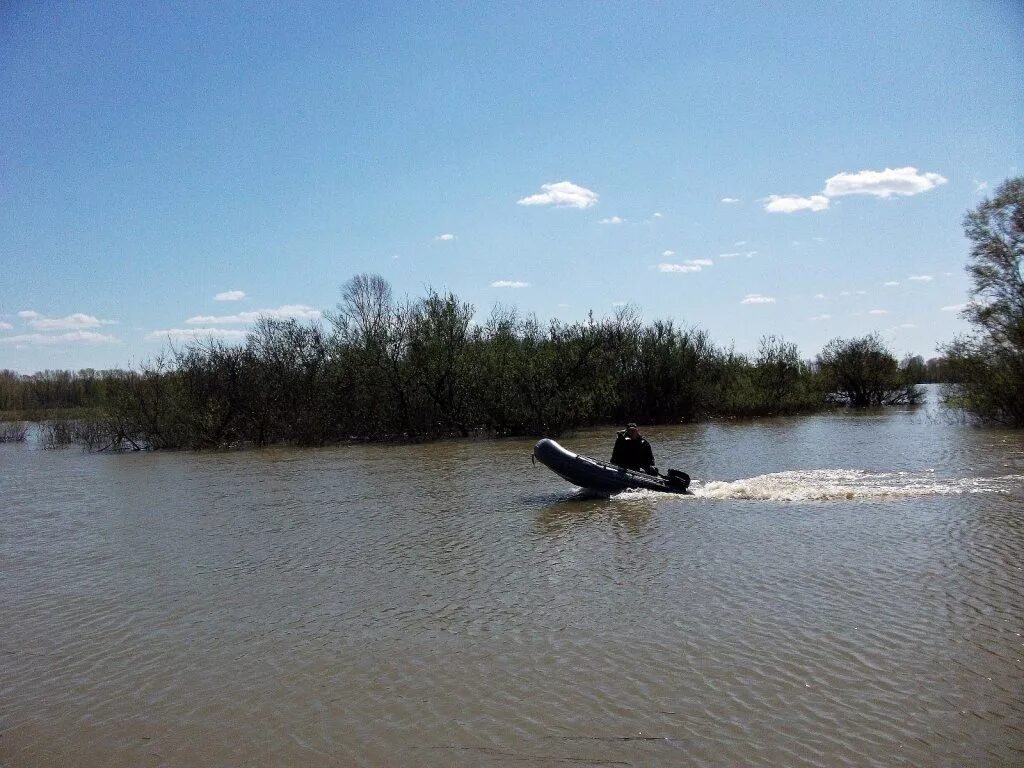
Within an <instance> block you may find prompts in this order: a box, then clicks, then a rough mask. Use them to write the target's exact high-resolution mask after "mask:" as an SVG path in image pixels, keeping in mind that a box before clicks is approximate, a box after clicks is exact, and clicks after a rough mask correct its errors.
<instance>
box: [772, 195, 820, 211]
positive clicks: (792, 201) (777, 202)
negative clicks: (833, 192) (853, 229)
mask: <svg viewBox="0 0 1024 768" xmlns="http://www.w3.org/2000/svg"><path fill="white" fill-rule="evenodd" d="M827 208H828V198H827V197H825V196H824V195H811V196H810V197H797V196H796V195H769V196H768V198H767V199H766V201H765V204H764V209H765V210H766V211H768V213H796V212H797V211H824V210H825V209H827Z"/></svg>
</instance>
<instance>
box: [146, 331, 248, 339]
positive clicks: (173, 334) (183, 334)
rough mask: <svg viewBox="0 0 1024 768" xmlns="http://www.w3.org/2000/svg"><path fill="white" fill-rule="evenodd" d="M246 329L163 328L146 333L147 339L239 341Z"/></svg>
mask: <svg viewBox="0 0 1024 768" xmlns="http://www.w3.org/2000/svg"><path fill="white" fill-rule="evenodd" d="M246 335H247V332H246V331H240V330H236V329H229V328H165V329H164V330H160V331H153V332H152V333H148V334H146V339H148V340H149V341H166V340H168V339H169V340H171V341H195V340H196V339H219V340H221V341H241V340H243V339H244V338H245V337H246Z"/></svg>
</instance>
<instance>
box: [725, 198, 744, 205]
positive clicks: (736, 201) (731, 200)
mask: <svg viewBox="0 0 1024 768" xmlns="http://www.w3.org/2000/svg"><path fill="white" fill-rule="evenodd" d="M739 201H740V199H739V198H738V197H723V198H722V202H723V203H725V204H726V205H732V204H733V203H738V202H739Z"/></svg>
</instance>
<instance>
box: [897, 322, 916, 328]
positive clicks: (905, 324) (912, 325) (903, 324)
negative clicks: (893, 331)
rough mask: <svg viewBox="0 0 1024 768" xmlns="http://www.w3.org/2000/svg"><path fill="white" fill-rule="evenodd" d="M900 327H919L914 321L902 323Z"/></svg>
mask: <svg viewBox="0 0 1024 768" xmlns="http://www.w3.org/2000/svg"><path fill="white" fill-rule="evenodd" d="M900 328H917V326H916V325H914V324H913V323H900Z"/></svg>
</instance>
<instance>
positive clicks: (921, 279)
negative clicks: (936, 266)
mask: <svg viewBox="0 0 1024 768" xmlns="http://www.w3.org/2000/svg"><path fill="white" fill-rule="evenodd" d="M934 279H935V278H934V277H932V276H931V275H911V276H910V277H908V278H907V280H914V281H915V282H918V283H930V282H931V281H932V280H934Z"/></svg>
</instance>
